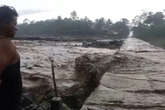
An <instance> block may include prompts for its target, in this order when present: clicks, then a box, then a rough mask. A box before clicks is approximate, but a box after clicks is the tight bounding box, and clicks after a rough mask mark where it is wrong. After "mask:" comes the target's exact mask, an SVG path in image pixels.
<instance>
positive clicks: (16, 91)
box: [0, 60, 22, 110]
mask: <svg viewBox="0 0 165 110" xmlns="http://www.w3.org/2000/svg"><path fill="white" fill-rule="evenodd" d="M21 94H22V79H21V73H20V60H19V61H18V62H17V63H15V64H12V65H9V66H7V67H6V68H5V70H4V71H3V73H2V83H1V85H0V110H21V107H20V106H21Z"/></svg>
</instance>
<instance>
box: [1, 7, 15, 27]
mask: <svg viewBox="0 0 165 110" xmlns="http://www.w3.org/2000/svg"><path fill="white" fill-rule="evenodd" d="M13 17H18V13H17V11H16V10H15V8H14V7H11V6H6V5H3V6H0V25H2V24H9V23H10V22H11V21H12V20H13Z"/></svg>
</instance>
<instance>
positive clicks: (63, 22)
mask: <svg viewBox="0 0 165 110" xmlns="http://www.w3.org/2000/svg"><path fill="white" fill-rule="evenodd" d="M18 28H19V31H18V33H17V36H25V35H27V36H40V35H42V36H54V37H56V36H70V37H72V36H81V37H84V36H88V37H89V36H90V37H92V36H100V37H103V36H108V37H109V38H126V37H128V35H129V33H130V32H131V33H133V35H132V36H133V37H137V38H140V39H143V40H146V41H149V42H151V43H153V44H156V45H159V46H162V47H165V15H164V12H143V13H142V14H141V15H137V16H135V18H134V19H133V20H132V21H129V20H128V19H127V18H123V19H121V20H120V21H117V22H112V20H111V19H107V20H106V19H104V18H103V17H102V18H99V19H96V20H95V21H92V20H90V19H89V18H88V17H84V18H79V17H78V16H77V13H76V11H73V12H71V16H70V17H69V18H62V17H61V16H59V17H57V18H56V19H49V20H45V21H36V22H34V21H28V19H25V20H24V22H23V23H22V24H19V25H18Z"/></svg>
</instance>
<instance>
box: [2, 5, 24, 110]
mask: <svg viewBox="0 0 165 110" xmlns="http://www.w3.org/2000/svg"><path fill="white" fill-rule="evenodd" d="M5 15H7V16H5ZM4 16H5V17H8V18H7V19H8V20H7V21H5V20H6V19H5V17H4ZM16 17H17V13H16V11H15V10H14V9H12V8H11V7H8V6H3V7H0V110H21V107H20V106H21V93H22V81H21V74H20V57H19V54H18V53H17V51H16V47H15V46H14V45H13V43H12V42H11V38H12V37H14V35H15V32H16V30H17V29H16V20H17V19H16ZM4 19H5V20H4ZM2 21H3V22H2Z"/></svg>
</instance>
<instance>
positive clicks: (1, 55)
mask: <svg viewBox="0 0 165 110" xmlns="http://www.w3.org/2000/svg"><path fill="white" fill-rule="evenodd" d="M14 60H15V54H14V51H12V48H10V46H9V45H5V48H2V47H1V48H0V84H1V82H2V74H3V70H4V69H5V68H6V67H7V66H8V65H10V64H12V63H13V62H14Z"/></svg>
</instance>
